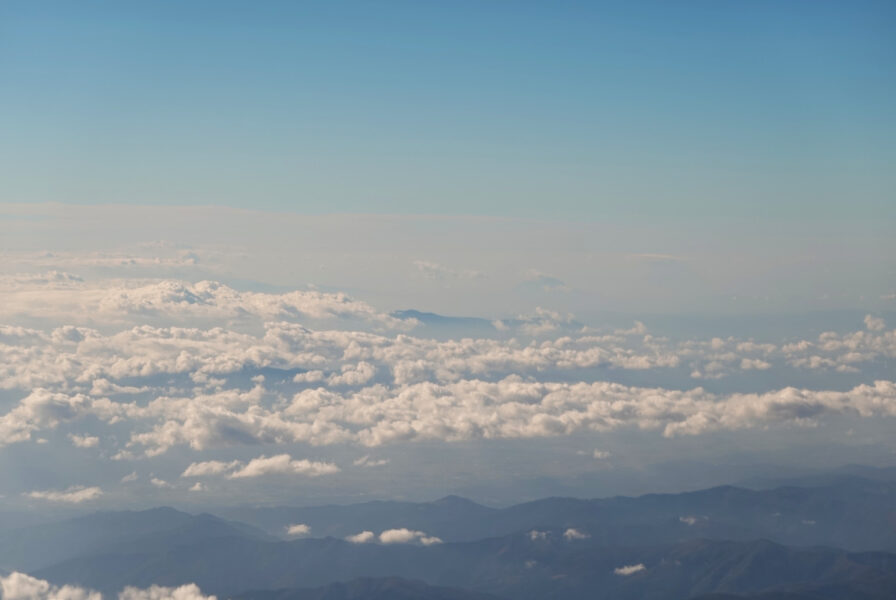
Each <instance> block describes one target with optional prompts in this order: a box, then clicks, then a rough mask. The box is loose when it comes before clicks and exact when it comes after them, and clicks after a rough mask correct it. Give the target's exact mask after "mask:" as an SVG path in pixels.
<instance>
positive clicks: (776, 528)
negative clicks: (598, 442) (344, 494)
mask: <svg viewBox="0 0 896 600" xmlns="http://www.w3.org/2000/svg"><path fill="white" fill-rule="evenodd" d="M217 512H218V514H220V515H222V516H225V517H227V518H230V519H234V520H238V521H243V522H246V523H251V524H252V525H255V526H257V527H259V528H262V529H264V530H266V531H268V532H269V533H271V534H274V535H281V536H282V535H283V533H284V531H285V527H286V526H287V525H289V524H291V523H305V524H307V525H309V526H310V527H311V532H312V535H314V536H318V537H320V536H334V537H345V536H348V535H352V534H355V533H358V532H360V531H364V530H369V531H373V532H375V533H379V532H380V531H382V530H384V529H392V528H397V527H408V528H411V529H417V530H420V531H425V532H426V533H428V534H430V535H435V536H438V537H440V538H442V539H443V540H445V541H471V540H476V539H481V538H484V537H496V536H502V535H507V534H509V533H513V532H517V531H523V530H528V529H565V528H568V527H572V528H576V529H581V530H582V531H584V532H586V533H588V534H589V535H590V536H591V537H590V540H591V542H590V543H595V544H604V545H654V544H667V543H674V542H680V541H684V540H688V539H694V538H700V537H702V538H710V539H732V540H751V539H756V538H760V537H764V538H768V539H771V540H774V541H777V542H780V543H783V544H789V545H800V546H808V545H816V544H821V545H830V546H837V547H843V548H847V549H850V550H856V551H858V550H892V551H896V482H892V481H872V480H867V479H860V478H849V479H848V480H843V481H839V482H836V483H834V484H831V485H826V486H822V487H812V488H799V487H793V486H788V487H780V488H776V489H770V490H759V491H757V490H749V489H744V488H737V487H732V486H720V487H715V488H710V489H707V490H701V491H696V492H687V493H681V494H648V495H645V496H639V497H636V498H630V497H622V496H620V497H615V498H604V499H596V500H580V499H576V498H546V499H543V500H536V501H534V502H527V503H524V504H518V505H515V506H511V507H509V508H504V509H494V508H488V507H485V506H482V505H480V504H476V503H475V502H472V501H469V500H465V499H463V498H458V497H456V496H454V497H448V498H443V499H442V500H437V501H435V502H423V503H413V502H365V503H362V504H353V505H346V506H316V507H308V508H290V507H276V508H237V509H224V510H220V511H217Z"/></svg>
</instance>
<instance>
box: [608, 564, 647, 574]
mask: <svg viewBox="0 0 896 600" xmlns="http://www.w3.org/2000/svg"><path fill="white" fill-rule="evenodd" d="M646 569H647V567H645V566H644V564H643V563H638V564H636V565H625V566H623V567H617V568H615V569H613V572H614V573H616V574H617V575H622V576H623V577H628V576H629V575H634V574H635V573H640V572H641V571H644V570H646Z"/></svg>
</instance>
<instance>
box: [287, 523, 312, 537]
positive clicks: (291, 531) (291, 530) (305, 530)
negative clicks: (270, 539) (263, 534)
mask: <svg viewBox="0 0 896 600" xmlns="http://www.w3.org/2000/svg"><path fill="white" fill-rule="evenodd" d="M310 533H311V527H309V526H308V525H306V524H305V523H293V524H292V525H287V526H286V535H290V536H293V537H304V536H306V535H309V534H310Z"/></svg>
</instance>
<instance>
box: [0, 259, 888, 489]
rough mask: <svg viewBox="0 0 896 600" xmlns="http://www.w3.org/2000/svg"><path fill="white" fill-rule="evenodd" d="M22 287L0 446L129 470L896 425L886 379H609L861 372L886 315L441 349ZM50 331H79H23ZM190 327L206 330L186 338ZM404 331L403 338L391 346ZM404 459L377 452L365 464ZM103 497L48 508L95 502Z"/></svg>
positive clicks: (245, 468) (2, 380)
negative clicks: (804, 383)
mask: <svg viewBox="0 0 896 600" xmlns="http://www.w3.org/2000/svg"><path fill="white" fill-rule="evenodd" d="M9 289H10V290H11V293H10V295H9V302H4V304H3V306H0V320H7V321H9V322H10V324H7V325H0V389H2V390H5V396H6V398H8V399H9V400H7V401H6V403H5V404H4V406H3V410H2V412H0V446H3V445H8V444H16V443H24V442H28V441H39V440H42V439H45V438H46V437H52V436H51V432H53V431H54V430H56V429H62V430H63V431H62V433H61V434H60V435H63V434H64V435H65V436H66V439H67V442H66V444H67V445H69V444H70V445H74V446H75V447H77V448H79V449H80V450H79V452H85V453H87V452H92V453H96V454H98V455H101V456H105V457H111V458H117V459H122V460H127V459H131V458H135V457H153V456H158V455H161V454H163V453H165V452H168V451H169V450H170V449H172V448H175V447H186V448H190V449H192V450H194V451H204V450H207V449H211V448H217V447H227V446H236V445H249V444H268V445H277V444H293V443H304V444H310V445H314V446H329V445H346V444H353V445H357V446H362V447H368V448H372V447H377V446H382V445H386V444H395V443H402V442H411V441H422V440H438V441H448V442H450V441H462V440H472V439H512V438H537V437H551V436H563V435H569V434H573V433H576V432H583V431H612V430H619V429H626V428H627V429H635V430H644V431H656V432H659V433H661V434H662V435H665V436H668V437H672V436H680V435H697V434H700V433H703V432H708V431H714V430H736V429H744V428H753V427H760V428H762V427H767V426H772V425H777V424H789V425H792V424H796V425H804V424H814V423H816V422H818V421H819V420H821V419H824V418H826V417H829V416H837V415H854V416H861V417H875V416H896V383H894V382H893V381H887V380H880V381H874V382H870V381H866V382H865V383H860V384H858V385H855V384H851V385H850V386H849V388H848V389H840V390H815V389H805V388H796V387H784V388H782V389H776V390H771V391H764V392H757V393H711V392H709V391H707V390H705V389H703V388H702V387H694V386H692V385H687V386H681V385H680V384H679V385H670V386H667V387H663V386H657V385H626V384H622V383H614V382H612V381H607V380H606V379H608V378H607V377H606V374H607V373H610V372H616V373H620V372H621V373H624V372H632V371H634V372H639V373H644V372H647V371H650V372H651V373H678V374H679V375H682V374H683V375H684V376H685V377H686V376H687V375H688V374H690V376H691V377H693V378H695V379H707V378H709V379H714V378H720V377H724V376H726V375H730V374H731V373H735V372H741V373H742V372H759V371H769V370H771V369H775V370H778V371H781V370H786V369H791V370H792V369H825V370H829V371H831V372H833V373H836V372H850V371H856V370H861V368H862V367H863V366H864V365H866V364H869V363H873V362H874V361H882V360H890V359H893V358H896V331H894V330H888V329H887V326H886V323H885V322H884V321H883V320H882V319H880V318H878V317H874V316H869V317H867V318H866V319H865V328H864V329H863V330H861V331H856V332H852V333H848V334H837V333H831V332H828V333H823V334H821V335H820V336H818V337H817V338H816V339H812V340H791V341H788V342H786V343H758V342H755V341H752V340H744V339H738V338H726V339H721V338H714V339H711V340H685V341H679V342H674V341H671V340H669V339H666V338H661V337H655V336H653V335H651V334H650V333H649V332H648V331H647V328H646V327H645V326H644V325H643V324H640V323H636V324H635V326H634V327H632V328H630V329H625V330H616V331H609V332H603V333H601V332H596V331H594V330H591V329H588V328H581V327H579V326H575V327H576V328H575V329H571V328H572V327H573V326H574V321H573V320H572V319H571V317H570V316H568V315H562V314H556V313H552V312H550V311H543V310H542V311H538V312H537V313H536V314H535V315H534V316H532V317H531V318H525V319H518V320H517V321H516V324H515V325H514V327H516V329H515V330H514V331H515V332H516V333H518V334H519V335H518V336H517V337H514V338H511V339H503V340H499V339H491V338H476V339H473V338H464V339H447V340H444V339H442V340H439V339H429V338H424V337H420V336H414V335H411V334H409V333H407V332H406V331H405V328H406V327H408V326H412V325H414V323H413V322H411V321H404V320H400V319H396V318H394V317H392V316H389V315H387V314H384V313H381V312H378V311H377V310H375V309H374V308H372V307H371V306H369V305H367V304H365V303H363V302H359V301H356V300H352V299H350V298H348V297H346V296H344V295H342V294H332V293H323V292H318V291H313V290H312V291H297V292H289V293H282V294H265V293H258V292H242V291H238V290H235V289H233V288H230V287H228V286H226V285H222V284H220V283H215V282H208V281H205V282H200V283H195V284H193V283H186V282H182V281H174V280H166V281H135V280H127V281H119V280H115V281H112V282H106V283H105V284H103V285H100V284H97V283H91V282H85V281H83V280H81V279H80V278H79V277H75V276H69V275H66V274H64V273H60V272H53V273H47V274H43V275H40V276H26V277H20V278H18V279H10V280H9ZM5 300H6V299H5ZM41 316H43V317H47V318H61V319H62V322H61V323H55V324H52V325H50V326H47V327H41V326H38V325H34V324H31V325H29V326H25V325H23V324H21V323H18V324H16V322H15V321H16V319H18V318H20V317H23V318H24V317H28V318H32V317H33V318H34V319H37V320H39V319H38V317H41ZM25 320H27V319H25ZM94 321H96V323H93V322H94ZM160 321H162V322H164V324H159V322H160ZM97 323H98V324H99V325H97V327H99V328H97V327H94V325H95V324H97ZM148 323H153V324H148ZM185 323H189V324H190V325H191V326H177V325H175V324H180V325H183V324H185ZM311 325H314V326H317V327H320V326H322V325H323V326H324V328H316V329H315V328H312V327H311ZM561 325H562V326H561ZM501 326H502V327H507V325H506V324H501ZM388 328H393V329H391V332H392V333H390V334H386V333H384V331H386V330H388ZM410 331H413V330H410ZM558 331H560V332H561V334H557V332H558ZM552 332H553V333H552ZM552 335H553V337H552ZM869 379H870V378H869ZM677 381H679V382H680V381H681V378H680V377H679V379H678V380H677ZM680 388H685V389H680ZM88 425H89V429H90V430H89V431H88V430H87V426H88ZM82 427H84V429H82ZM112 432H114V434H112ZM106 433H110V435H106ZM69 447H70V446H69ZM593 456H594V458H595V459H598V460H602V459H606V458H607V457H608V456H609V454H608V453H606V451H603V450H595V451H594V453H593ZM386 462H387V460H386V459H377V458H371V456H370V455H365V456H362V457H361V458H359V459H357V460H356V461H355V462H354V464H355V466H357V467H375V466H379V465H383V464H386ZM339 470H340V467H339V466H337V465H336V464H334V463H331V462H326V461H316V460H309V459H296V458H293V457H292V456H291V455H289V454H285V453H273V454H272V455H262V456H259V457H257V458H253V459H251V460H249V461H248V462H241V461H220V460H218V461H215V460H211V461H208V460H207V461H204V462H193V463H192V464H190V465H189V466H188V467H186V469H185V470H184V472H183V476H184V477H207V476H220V477H226V478H229V479H232V480H244V479H248V478H254V477H261V476H266V475H278V474H279V475H301V476H311V477H313V476H319V475H326V474H332V473H337V472H339ZM149 481H150V483H152V484H153V485H156V486H157V487H160V488H162V487H167V486H168V485H170V484H167V482H165V481H163V480H161V479H157V480H156V481H155V482H153V481H152V479H150V480H149ZM195 489H196V490H197V491H201V490H202V489H203V488H202V486H201V485H200V486H199V487H195ZM99 493H101V490H99V488H83V489H75V488H73V489H70V490H64V491H41V492H32V493H31V495H32V497H33V498H37V499H45V500H53V501H58V502H81V501H86V500H89V499H93V498H95V497H97V496H98V495H99Z"/></svg>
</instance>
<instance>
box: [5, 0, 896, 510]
mask: <svg viewBox="0 0 896 600" xmlns="http://www.w3.org/2000/svg"><path fill="white" fill-rule="evenodd" d="M894 17H896V9H894V7H893V5H892V3H886V2H880V3H877V2H850V3H834V2H787V3H782V2H751V3H739V4H735V3H720V2H688V3H668V2H658V3H653V2H639V3H632V2H626V3H600V2H591V3H572V2H557V3H550V4H547V3H534V2H515V3H509V2H469V3H468V2H453V3H434V2H399V1H390V2H378V3H369V2H339V3H334V2H326V3H323V2H321V3H315V2H304V3H296V2H273V1H272V2H264V3H250V2H227V1H217V2H201V1H194V2H153V3H134V2H120V1H119V2H82V3H71V2H50V1H48V2H17V1H9V2H3V3H0V131H2V132H3V134H2V136H0V181H2V182H3V184H2V186H0V194H2V197H0V291H2V301H0V472H2V473H3V477H2V478H0V513H2V511H3V510H7V509H9V510H13V509H16V510H19V509H21V510H30V511H38V512H39V511H50V510H95V509H97V508H123V507H146V506H157V505H161V504H166V505H175V506H181V507H192V508H196V509H201V508H203V507H210V506H223V505H237V504H288V503H292V504H305V505H307V504H314V503H322V502H350V501H355V500H367V499H372V498H402V499H414V500H427V499H434V498H437V497H440V496H443V495H445V494H451V493H453V494H461V495H464V496H468V497H471V498H473V499H476V500H479V501H482V502H486V503H490V504H495V505H502V504H509V503H512V502H515V501H522V500H527V499H532V498H537V497H543V496H549V495H564V494H568V495H576V496H601V495H612V494H617V493H645V492H654V491H678V490H684V489H694V488H696V487H700V486H707V485H715V484H722V483H734V482H736V481H734V480H736V479H738V478H744V479H745V478H749V477H761V476H765V477H769V476H772V475H780V474H782V473H784V474H798V473H807V472H811V471H812V470H818V469H825V468H831V467H834V466H838V465H845V464H849V463H862V464H866V465H872V466H888V465H892V464H893V462H894V456H896V445H894V439H896V437H894V436H893V435H892V434H893V431H894V424H896V382H894V378H893V373H894V372H896V369H894V367H896V329H894V326H896V235H893V231H894V229H896V202H894V201H893V191H894V189H896V186H894V183H896V182H894V177H896V176H894V172H893V169H892V165H893V164H896V161H894V159H896V145H894V140H896V136H894V134H896V130H894V129H896V127H894V124H896V118H894V112H893V110H892V107H893V106H894V100H896V98H894V85H896V84H894V82H896V78H894V77H893V75H894V73H893V67H894V65H896V61H894V58H896V56H894V52H896V42H894V40H896V36H893V35H892V32H893V30H894Z"/></svg>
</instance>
